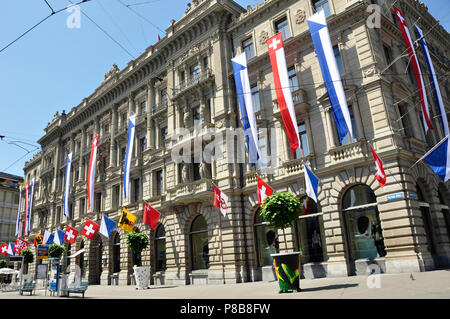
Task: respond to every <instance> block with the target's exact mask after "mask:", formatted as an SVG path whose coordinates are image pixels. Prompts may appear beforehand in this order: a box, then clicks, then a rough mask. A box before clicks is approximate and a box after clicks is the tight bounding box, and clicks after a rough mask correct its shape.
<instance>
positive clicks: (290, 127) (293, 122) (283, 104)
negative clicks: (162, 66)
mask: <svg viewBox="0 0 450 319" xmlns="http://www.w3.org/2000/svg"><path fill="white" fill-rule="evenodd" d="M266 43H267V46H268V48H269V58H270V63H271V65H272V73H273V79H274V84H275V92H276V96H277V101H278V106H279V108H280V113H281V118H282V119H283V124H284V127H285V129H286V134H287V137H288V140H289V144H290V146H291V151H292V153H293V154H295V151H296V150H297V148H298V147H299V145H300V139H299V136H298V125H297V118H296V116H295V109H294V102H293V100H292V93H291V88H290V87H289V78H288V71H287V66H286V55H285V53H284V47H283V39H282V35H281V32H280V33H278V34H276V35H275V36H273V37H271V38H269V39H267V41H266Z"/></svg>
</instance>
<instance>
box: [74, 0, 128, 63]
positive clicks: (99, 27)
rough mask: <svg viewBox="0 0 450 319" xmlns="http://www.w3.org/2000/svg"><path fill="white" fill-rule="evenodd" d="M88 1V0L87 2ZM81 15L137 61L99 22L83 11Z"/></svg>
mask: <svg viewBox="0 0 450 319" xmlns="http://www.w3.org/2000/svg"><path fill="white" fill-rule="evenodd" d="M67 1H68V2H70V3H72V4H73V2H72V1H71V0H67ZM85 1H86V0H85ZM80 11H81V13H82V14H83V15H84V16H85V17H86V18H88V19H89V21H91V22H92V23H93V24H94V25H95V26H96V27H97V28H98V29H99V30H100V31H102V32H103V33H104V34H105V35H106V36H107V37H108V38H110V39H111V40H112V41H113V42H114V43H116V44H117V45H118V46H119V47H120V48H121V49H122V50H124V51H125V52H126V53H127V54H128V55H129V56H130V57H131V58H132V59H133V60H134V59H136V58H135V57H134V56H133V55H132V54H131V53H130V52H129V51H128V50H127V49H126V48H125V47H124V46H123V45H122V44H120V42H118V41H117V40H116V39H114V38H113V37H112V36H111V35H110V34H109V33H108V32H106V31H105V30H104V29H103V28H102V27H101V26H100V25H99V24H98V23H97V22H95V21H94V20H93V19H91V18H90V17H89V16H88V15H87V14H86V13H85V12H84V11H83V10H81V9H80Z"/></svg>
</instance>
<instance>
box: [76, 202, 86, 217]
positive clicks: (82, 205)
mask: <svg viewBox="0 0 450 319" xmlns="http://www.w3.org/2000/svg"><path fill="white" fill-rule="evenodd" d="M85 211H86V199H85V198H84V197H83V198H80V207H79V211H78V214H79V216H80V217H81V216H84V213H85Z"/></svg>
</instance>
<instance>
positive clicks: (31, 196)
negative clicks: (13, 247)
mask: <svg viewBox="0 0 450 319" xmlns="http://www.w3.org/2000/svg"><path fill="white" fill-rule="evenodd" d="M33 193H34V178H33V179H32V180H31V184H30V194H29V196H30V198H29V200H28V213H27V227H26V229H25V233H26V234H28V233H30V229H31V212H32V210H33Z"/></svg>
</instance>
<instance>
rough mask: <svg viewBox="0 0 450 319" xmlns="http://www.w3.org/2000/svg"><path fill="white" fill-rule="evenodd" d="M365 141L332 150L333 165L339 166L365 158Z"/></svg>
mask: <svg viewBox="0 0 450 319" xmlns="http://www.w3.org/2000/svg"><path fill="white" fill-rule="evenodd" d="M365 144H366V142H365V141H358V142H354V143H351V144H347V145H341V146H337V147H335V148H332V149H331V150H330V157H331V161H332V164H338V163H341V162H344V161H350V160H354V159H360V158H362V157H364V154H365V151H364V145H365Z"/></svg>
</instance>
